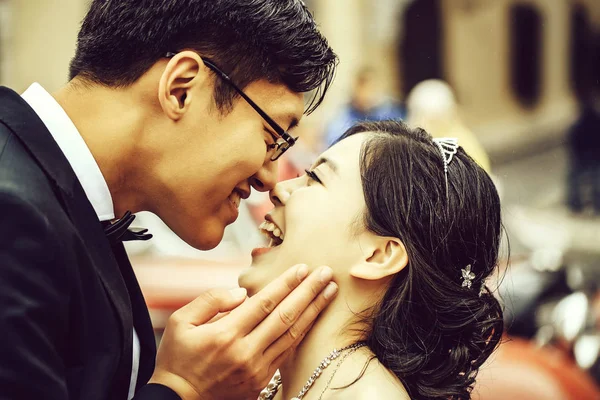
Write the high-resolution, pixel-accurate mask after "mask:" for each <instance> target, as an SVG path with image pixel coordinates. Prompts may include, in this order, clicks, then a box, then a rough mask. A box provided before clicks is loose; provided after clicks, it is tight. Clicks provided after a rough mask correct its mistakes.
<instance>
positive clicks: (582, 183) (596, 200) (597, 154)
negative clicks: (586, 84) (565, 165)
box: [567, 94, 600, 214]
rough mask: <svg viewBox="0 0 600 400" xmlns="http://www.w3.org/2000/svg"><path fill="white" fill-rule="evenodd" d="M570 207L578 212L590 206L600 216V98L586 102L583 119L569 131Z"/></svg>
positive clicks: (584, 102)
mask: <svg viewBox="0 0 600 400" xmlns="http://www.w3.org/2000/svg"><path fill="white" fill-rule="evenodd" d="M568 143H569V162H570V166H569V175H568V179H567V186H568V198H567V203H568V206H569V208H570V209H571V210H572V211H574V212H581V211H583V210H584V209H585V208H586V206H589V208H591V209H592V210H593V212H594V213H595V214H600V96H599V95H597V94H596V95H595V96H590V97H589V99H588V100H585V101H582V106H581V111H580V114H579V117H578V118H577V120H576V121H575V123H574V124H573V126H571V128H570V129H569V132H568Z"/></svg>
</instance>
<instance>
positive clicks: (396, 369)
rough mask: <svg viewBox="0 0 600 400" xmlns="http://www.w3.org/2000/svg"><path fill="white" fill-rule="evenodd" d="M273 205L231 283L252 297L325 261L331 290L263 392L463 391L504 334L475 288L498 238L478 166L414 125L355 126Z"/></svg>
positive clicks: (489, 190)
mask: <svg viewBox="0 0 600 400" xmlns="http://www.w3.org/2000/svg"><path fill="white" fill-rule="evenodd" d="M440 146H441V147H440ZM445 171H447V172H445ZM271 199H272V202H273V204H274V205H275V208H274V210H273V211H272V212H271V213H269V214H268V215H267V216H266V217H265V218H266V221H265V223H264V224H263V225H262V230H263V231H264V232H265V233H266V234H267V235H268V236H269V237H270V239H271V244H270V246H269V247H268V248H261V249H256V250H254V251H253V254H252V256H253V262H252V266H251V267H249V268H248V269H246V270H245V271H243V272H242V273H241V274H240V277H239V284H240V286H241V287H245V288H246V289H247V290H248V292H249V293H250V294H253V293H257V292H259V291H260V290H261V289H262V288H263V287H265V286H266V285H268V284H269V283H270V282H272V281H273V279H276V277H277V276H278V275H279V274H280V273H281V272H282V266H283V265H286V264H289V263H295V262H298V261H299V260H303V261H304V262H306V263H307V264H308V265H309V267H310V268H311V269H313V268H317V269H318V266H319V265H323V264H326V265H330V266H331V267H332V268H333V270H334V275H335V280H336V282H337V284H338V285H339V295H338V296H337V297H336V299H335V300H334V301H333V302H332V303H331V304H330V305H329V306H328V308H327V309H326V310H325V311H324V312H323V313H322V314H321V316H319V318H318V319H317V321H316V323H315V325H314V326H313V327H312V329H311V330H310V331H309V332H308V334H307V336H306V338H305V339H304V340H303V342H302V343H301V344H300V345H299V347H298V348H297V350H296V353H295V354H294V356H293V357H290V358H289V359H288V360H287V361H286V362H285V363H284V365H283V367H282V368H281V370H280V374H279V375H276V376H275V377H274V379H273V381H272V383H271V384H270V385H269V387H268V388H266V389H265V390H264V391H263V393H262V394H261V396H262V397H261V398H263V399H276V400H284V399H290V398H303V396H304V394H305V393H307V391H306V390H305V389H303V388H308V395H307V396H310V398H311V399H317V398H319V399H321V398H322V399H409V398H411V399H420V400H429V399H461V400H465V399H470V392H471V390H472V387H473V384H474V382H475V376H476V374H477V371H478V369H479V367H480V366H481V365H482V364H483V363H484V361H485V360H486V359H487V358H488V357H489V356H490V354H491V353H492V351H493V350H494V349H495V347H496V345H497V344H498V343H499V340H500V337H501V335H502V331H503V317H502V314H503V313H502V309H501V306H500V304H499V302H498V301H497V299H496V298H495V297H494V296H493V295H492V293H491V291H490V290H489V289H488V287H487V286H486V285H485V282H486V278H488V277H489V276H490V274H492V273H494V272H495V271H496V270H497V262H498V251H499V242H500V234H501V222H500V200H499V197H498V194H497V193H496V189H495V186H494V184H493V182H492V180H491V179H490V177H489V176H488V174H487V173H486V172H485V171H484V170H483V169H482V168H480V167H479V166H478V164H477V163H476V162H474V161H473V159H472V158H471V157H469V156H468V155H467V154H466V153H465V152H464V150H463V149H462V148H460V147H458V145H457V144H455V143H454V144H453V143H452V142H439V141H435V140H432V137H431V136H430V135H429V134H427V133H426V132H425V131H423V130H422V129H419V128H417V129H411V128H409V127H408V126H407V125H406V124H404V123H402V122H400V121H381V122H362V123H358V124H357V125H355V126H354V127H352V128H351V129H349V130H348V131H347V132H346V133H345V134H344V135H343V136H342V138H341V139H340V140H339V141H338V142H337V143H336V144H334V145H333V146H332V147H331V148H330V149H328V150H327V151H325V152H324V153H323V154H322V155H321V156H320V157H319V158H318V159H317V161H316V162H314V164H313V166H312V167H311V168H310V169H309V170H307V171H306V174H305V175H303V176H301V177H298V178H295V179H291V180H289V181H285V182H280V183H278V184H277V185H276V186H275V189H274V190H273V191H271ZM334 349H339V350H336V351H334ZM330 352H331V353H330ZM328 354H329V355H328ZM324 357H326V358H325V359H324ZM324 365H325V366H326V367H324ZM318 366H321V368H322V371H321V372H315V373H314V374H313V371H314V370H315V368H316V367H318ZM311 374H313V375H312V377H313V378H314V379H312V380H310V379H309V378H310V377H311ZM307 379H309V380H308V381H307ZM311 382H312V383H311ZM304 385H306V386H304ZM277 388H278V389H277ZM274 392H277V393H274ZM319 394H320V396H319ZM294 396H296V397H294ZM307 398H308V397H307Z"/></svg>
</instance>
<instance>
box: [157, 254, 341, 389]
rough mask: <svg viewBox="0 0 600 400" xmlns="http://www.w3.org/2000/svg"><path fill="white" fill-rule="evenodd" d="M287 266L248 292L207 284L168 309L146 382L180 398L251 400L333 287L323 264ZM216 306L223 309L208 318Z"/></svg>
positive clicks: (332, 294) (295, 342) (216, 310)
mask: <svg viewBox="0 0 600 400" xmlns="http://www.w3.org/2000/svg"><path fill="white" fill-rule="evenodd" d="M307 274H308V269H307V267H306V266H304V265H299V266H296V267H293V268H291V269H289V270H288V271H286V272H285V273H284V274H283V275H281V276H280V277H279V278H278V279H276V280H275V281H273V282H271V283H270V284H269V285H268V286H267V287H265V288H264V289H263V290H261V291H260V292H259V293H257V294H256V295H255V296H252V297H251V298H246V292H245V290H244V289H237V290H235V291H231V292H230V291H226V290H211V291H208V292H206V293H204V294H203V295H201V296H200V297H198V298H197V299H195V300H194V301H192V302H191V303H190V304H188V305H186V306H185V307H183V308H181V309H180V310H178V311H176V312H175V313H174V314H173V315H172V316H171V318H170V319H169V322H168V323H167V327H166V329H165V333H164V336H163V339H162V341H161V345H160V348H159V350H158V357H157V364H156V369H155V371H154V375H153V376H152V379H151V380H150V382H152V383H160V384H163V385H165V386H168V387H170V388H171V389H173V390H174V391H175V392H177V394H178V395H179V396H180V397H181V398H182V399H183V400H227V399H232V400H234V399H235V400H244V399H251V400H256V398H257V397H258V394H259V392H260V391H261V390H262V389H263V388H264V387H265V386H266V385H267V383H268V382H269V379H270V378H271V377H272V376H273V374H274V373H275V371H276V369H277V368H279V366H280V365H281V363H282V362H283V360H284V359H285V358H286V357H287V356H288V355H289V354H290V352H291V349H292V348H293V347H294V346H295V345H296V344H297V343H298V342H299V340H300V339H301V337H302V336H303V335H304V333H305V331H306V330H307V329H308V328H309V326H310V325H311V324H312V323H313V322H314V320H315V318H316V317H317V316H318V315H319V313H320V312H321V311H322V310H323V309H324V308H325V306H326V305H327V304H329V302H330V301H331V300H332V299H333V297H334V296H335V294H336V293H337V285H336V284H335V283H333V282H331V279H332V271H331V269H330V268H329V267H322V268H318V269H317V270H316V271H314V272H313V273H312V274H310V276H308V277H307ZM219 313H227V314H226V315H223V316H221V315H220V316H219V317H220V318H216V319H213V318H214V317H215V316H216V315H217V314H219Z"/></svg>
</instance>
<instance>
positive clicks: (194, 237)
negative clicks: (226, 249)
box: [181, 223, 225, 251]
mask: <svg viewBox="0 0 600 400" xmlns="http://www.w3.org/2000/svg"><path fill="white" fill-rule="evenodd" d="M224 234H225V227H224V226H222V225H221V224H216V223H213V224H206V225H205V226H204V227H201V228H200V229H199V230H197V231H195V232H190V235H189V237H181V238H182V239H183V240H184V241H185V242H186V243H187V244H189V245H190V246H192V247H194V248H195V249H198V250H204V251H206V250H212V249H214V248H215V247H217V246H218V245H219V243H221V240H223V235H224Z"/></svg>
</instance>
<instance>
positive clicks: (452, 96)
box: [0, 0, 600, 400]
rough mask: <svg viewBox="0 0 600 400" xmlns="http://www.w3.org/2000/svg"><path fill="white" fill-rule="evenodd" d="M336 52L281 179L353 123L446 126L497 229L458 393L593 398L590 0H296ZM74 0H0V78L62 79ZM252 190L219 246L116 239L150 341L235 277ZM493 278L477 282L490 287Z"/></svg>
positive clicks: (261, 209)
mask: <svg viewBox="0 0 600 400" xmlns="http://www.w3.org/2000/svg"><path fill="white" fill-rule="evenodd" d="M306 4H307V5H308V6H309V7H310V8H311V9H312V11H313V13H314V15H315V17H316V19H317V21H318V23H319V25H320V26H321V29H322V32H323V33H324V35H325V36H326V37H327V38H328V39H329V41H330V43H331V45H332V47H333V48H334V50H335V51H336V52H337V53H338V55H339V57H340V60H341V63H340V65H339V69H338V73H337V77H336V80H335V83H334V85H333V87H332V89H331V91H330V93H329V95H328V98H327V99H326V102H325V103H324V104H323V106H322V107H321V108H320V109H319V110H317V111H316V112H315V113H314V114H312V115H310V116H309V117H307V118H305V119H304V120H303V121H302V123H301V125H300V127H299V128H298V129H299V134H300V136H301V140H300V141H299V142H298V145H297V146H296V147H295V148H294V151H292V152H289V153H288V154H287V155H286V157H285V158H284V159H283V160H282V163H281V167H280V175H281V178H286V177H295V176H296V174H297V173H298V171H302V170H303V169H304V168H306V167H307V166H309V165H310V164H311V162H312V160H313V159H314V157H315V155H316V154H318V153H319V152H321V151H322V150H323V149H324V148H326V147H327V146H328V144H330V143H331V141H332V140H334V139H335V137H337V135H339V134H341V133H342V131H343V130H344V129H345V128H347V127H348V126H350V125H351V124H352V122H354V121H357V120H362V119H383V118H402V119H406V120H407V121H408V122H409V123H411V124H416V125H420V126H422V127H424V128H425V129H427V130H428V131H429V132H430V133H432V135H434V136H442V137H443V136H455V137H458V138H459V143H461V144H462V145H463V147H464V148H465V149H466V150H467V152H469V153H470V154H471V155H472V156H473V158H475V159H476V160H477V161H478V162H479V163H480V164H481V165H482V167H484V168H485V169H487V170H488V171H489V172H490V173H491V174H492V176H493V177H494V179H495V181H496V183H497V185H498V189H499V191H500V193H501V197H502V201H503V213H504V223H505V226H506V231H507V239H506V240H505V244H506V245H505V247H506V249H508V247H509V246H508V245H509V244H510V254H511V258H510V264H508V262H507V255H508V251H505V256H504V258H503V260H502V273H501V274H500V277H499V278H498V282H497V284H496V286H498V287H499V289H498V291H497V294H498V296H499V297H500V298H501V300H502V301H503V302H504V304H505V306H506V324H507V335H506V341H505V343H504V344H503V345H502V346H501V348H500V351H498V352H497V353H496V354H495V355H494V356H493V357H492V360H491V361H490V362H489V365H487V366H486V367H485V368H484V369H483V370H482V371H481V374H480V379H479V382H478V386H477V390H476V393H475V395H474V398H481V399H484V400H485V399H487V400H491V399H516V400H518V399H573V400H575V399H577V400H581V399H600V392H598V389H597V387H598V382H600V329H599V327H600V307H599V306H600V302H599V298H600V297H599V296H598V293H599V292H598V283H599V282H600V217H599V216H598V215H599V213H600V1H598V0H377V1H375V0H306ZM87 5H88V0H0V84H1V85H5V86H9V87H11V88H13V89H14V90H16V91H19V92H23V91H24V90H25V89H26V88H27V87H28V86H29V85H30V84H31V83H32V82H39V83H41V84H42V85H43V86H44V87H45V88H46V89H47V90H49V91H50V92H52V91H54V90H56V89H57V88H59V87H60V86H61V85H63V84H64V83H65V82H66V79H67V71H68V63H69V61H70V58H71V56H72V55H73V53H74V48H75V38H76V34H77V30H78V27H79V23H80V21H81V19H82V18H83V16H84V14H85V12H86V9H87ZM269 208H270V203H269V201H268V197H267V196H266V195H264V194H260V193H256V194H253V195H252V197H251V198H250V199H248V201H247V202H246V203H245V204H244V205H243V206H242V207H241V214H240V218H239V220H238V221H237V222H236V223H235V224H234V225H232V226H231V227H229V228H228V230H227V232H226V235H225V238H224V241H223V243H222V244H221V245H220V246H219V247H217V248H216V249H214V250H213V251H209V252H199V251H196V250H194V249H192V248H190V247H189V246H187V245H186V244H185V243H183V242H181V241H180V240H179V239H178V238H177V237H175V236H174V235H173V234H172V233H171V232H170V231H169V230H168V229H167V228H166V227H165V226H164V225H163V224H162V222H161V221H160V220H159V219H158V218H157V217H155V216H153V215H151V214H146V213H142V214H140V215H139V217H138V220H137V221H136V223H139V225H142V226H145V227H149V228H150V231H151V232H152V233H153V234H154V235H155V238H154V239H153V240H152V241H150V242H144V243H142V244H139V243H134V244H133V245H130V246H129V247H128V251H129V252H130V255H131V257H132V262H133V264H134V267H135V269H136V273H137V274H138V277H139V280H140V283H141V285H142V288H143V290H144V293H145V295H146V298H147V302H148V305H149V307H150V310H151V315H152V318H153V322H154V325H155V329H156V332H157V338H159V337H160V333H161V331H162V328H163V327H164V324H165V321H166V318H167V317H168V316H169V315H170V313H171V312H172V311H173V310H174V309H176V308H179V307H180V306H182V305H183V304H185V303H187V302H188V301H190V300H191V299H193V298H194V297H195V296H197V295H198V294H199V293H201V292H202V291H203V290H206V289H208V288H211V287H227V288H229V287H233V286H236V285H237V275H238V272H239V271H240V269H242V268H243V267H245V266H246V265H248V264H249V256H248V254H249V252H250V249H252V248H253V247H256V246H257V245H260V244H262V243H263V238H262V237H261V235H259V233H258V230H257V224H259V223H260V222H262V220H263V216H264V213H265V212H266V211H268V210H269ZM492 286H493V284H492Z"/></svg>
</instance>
